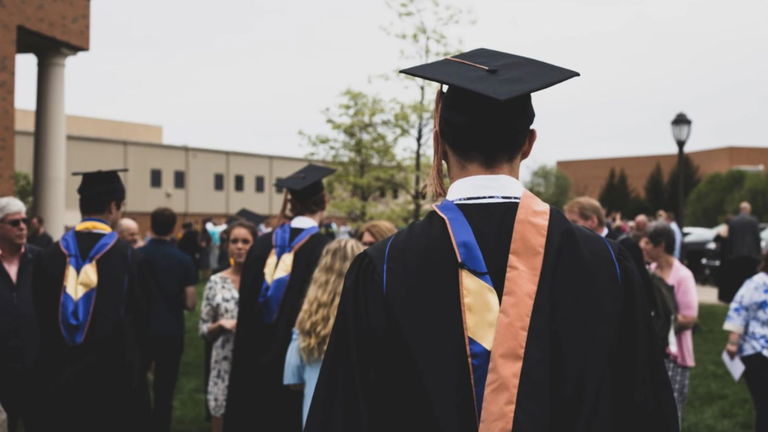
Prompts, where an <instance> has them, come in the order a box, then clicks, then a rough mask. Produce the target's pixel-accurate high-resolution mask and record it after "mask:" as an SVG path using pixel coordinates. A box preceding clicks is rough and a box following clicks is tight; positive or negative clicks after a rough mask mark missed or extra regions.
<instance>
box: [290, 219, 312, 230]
mask: <svg viewBox="0 0 768 432" xmlns="http://www.w3.org/2000/svg"><path fill="white" fill-rule="evenodd" d="M316 226H317V221H316V220H314V219H312V218H308V217H306V216H296V217H295V218H293V219H291V228H301V229H307V228H312V227H316Z"/></svg>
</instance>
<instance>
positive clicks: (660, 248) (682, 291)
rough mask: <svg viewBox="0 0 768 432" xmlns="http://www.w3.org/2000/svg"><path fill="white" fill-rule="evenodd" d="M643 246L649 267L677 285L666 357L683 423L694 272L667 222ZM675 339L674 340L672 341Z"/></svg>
mask: <svg viewBox="0 0 768 432" xmlns="http://www.w3.org/2000/svg"><path fill="white" fill-rule="evenodd" d="M640 247H641V248H642V249H643V255H644V256H645V259H646V261H648V262H650V263H651V267H650V271H652V272H654V273H656V274H657V275H659V276H660V277H661V278H662V279H664V280H665V281H666V282H667V283H668V284H669V285H671V286H672V287H674V289H675V301H676V302H677V316H676V317H675V341H674V342H675V343H670V348H669V349H668V350H667V354H668V357H667V359H666V365H667V372H668V373H669V379H670V382H671V383H672V389H673V391H674V394H675V401H676V402H677V413H678V416H679V417H680V424H681V425H682V417H683V405H684V404H685V401H686V399H688V379H689V375H690V368H692V367H693V366H694V365H695V362H694V357H693V332H692V331H691V329H692V328H693V325H694V324H696V318H697V317H698V315H699V297H698V293H697V292H696V280H695V279H694V278H693V273H691V271H690V270H688V268H687V267H686V266H684V265H683V264H682V263H681V262H680V261H678V260H677V259H676V258H675V257H674V255H673V254H674V251H675V234H674V232H673V231H672V228H670V227H669V225H667V224H665V223H656V224H654V225H653V226H652V227H651V229H650V230H649V231H648V234H647V235H646V236H645V237H644V238H643V239H642V240H641V242H640ZM670 342H672V341H670Z"/></svg>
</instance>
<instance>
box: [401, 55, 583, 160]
mask: <svg viewBox="0 0 768 432" xmlns="http://www.w3.org/2000/svg"><path fill="white" fill-rule="evenodd" d="M400 72H401V73H404V74H407V75H412V76H415V77H419V78H424V79H426V80H429V81H435V82H437V83H440V84H447V85H448V90H447V91H446V92H445V94H444V95H443V98H442V105H441V109H440V119H439V125H440V134H441V136H442V137H443V138H444V139H446V141H447V142H448V143H449V145H451V144H458V145H460V143H473V144H471V145H472V146H476V147H482V146H483V143H491V142H496V141H498V140H500V139H501V140H506V139H508V138H510V137H512V136H517V135H519V133H521V132H525V131H527V130H528V128H529V127H530V126H531V124H532V123H533V119H534V117H535V115H536V114H535V112H534V110H533V105H532V104H531V93H533V92H536V91H539V90H542V89H545V88H547V87H551V86H553V85H555V84H558V83H560V82H563V81H565V80H568V79H570V78H573V77H576V76H579V73H578V72H575V71H572V70H569V69H565V68H561V67H559V66H555V65H551V64H549V63H545V62H542V61H539V60H534V59H530V58H527V57H521V56H517V55H514V54H508V53H504V52H500V51H494V50H490V49H486V48H479V49H475V50H472V51H468V52H465V53H462V54H458V55H455V56H453V57H447V58H445V59H442V60H438V61H434V62H432V63H427V64H423V65H420V66H414V67H411V68H408V69H403V70H401V71H400Z"/></svg>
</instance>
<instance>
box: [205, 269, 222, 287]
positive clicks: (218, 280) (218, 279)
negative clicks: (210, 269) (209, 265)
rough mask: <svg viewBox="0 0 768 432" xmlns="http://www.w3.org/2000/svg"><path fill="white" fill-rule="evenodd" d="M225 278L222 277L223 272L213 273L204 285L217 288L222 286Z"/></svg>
mask: <svg viewBox="0 0 768 432" xmlns="http://www.w3.org/2000/svg"><path fill="white" fill-rule="evenodd" d="M226 279H227V277H226V276H224V272H223V271H220V272H218V273H214V274H212V275H211V277H209V278H208V282H207V283H206V285H207V286H219V285H221V284H223V283H224V282H225V281H226Z"/></svg>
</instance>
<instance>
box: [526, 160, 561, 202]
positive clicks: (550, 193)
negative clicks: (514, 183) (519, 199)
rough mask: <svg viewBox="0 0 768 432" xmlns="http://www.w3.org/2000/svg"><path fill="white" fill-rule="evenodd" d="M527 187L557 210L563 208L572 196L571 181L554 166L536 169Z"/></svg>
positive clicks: (543, 166)
mask: <svg viewBox="0 0 768 432" xmlns="http://www.w3.org/2000/svg"><path fill="white" fill-rule="evenodd" d="M525 187H526V188H528V190H530V191H531V192H533V193H534V194H535V195H537V196H538V197H539V198H541V199H542V200H543V201H545V202H547V203H549V204H551V205H553V206H555V207H557V208H562V207H563V205H565V203H566V202H567V201H568V198H569V197H570V194H571V180H570V179H569V178H568V176H566V175H565V174H563V172H562V171H560V170H559V169H557V167H556V166H554V165H552V166H547V165H541V166H539V167H538V168H536V170H535V171H534V172H533V173H532V174H531V178H530V179H528V181H527V182H526V184H525Z"/></svg>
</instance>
